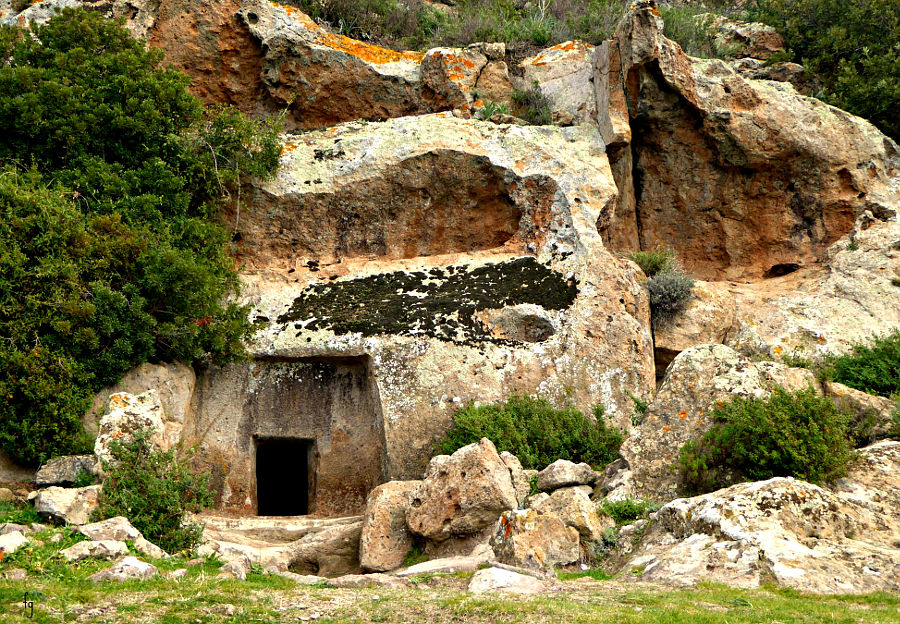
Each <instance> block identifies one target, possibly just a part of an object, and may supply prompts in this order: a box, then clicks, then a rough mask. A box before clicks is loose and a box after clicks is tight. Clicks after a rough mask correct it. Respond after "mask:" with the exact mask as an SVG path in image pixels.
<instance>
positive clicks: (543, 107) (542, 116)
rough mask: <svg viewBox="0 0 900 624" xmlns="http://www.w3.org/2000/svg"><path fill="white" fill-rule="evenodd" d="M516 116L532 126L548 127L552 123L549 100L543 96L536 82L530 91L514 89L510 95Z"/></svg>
mask: <svg viewBox="0 0 900 624" xmlns="http://www.w3.org/2000/svg"><path fill="white" fill-rule="evenodd" d="M512 99H513V102H515V104H516V114H517V115H518V116H519V117H521V118H522V119H524V120H525V121H527V122H528V123H529V124H531V125H532V126H549V125H550V124H552V123H553V115H552V114H551V112H550V100H548V99H547V96H546V95H544V94H543V92H542V91H541V88H540V87H539V86H538V83H537V81H535V83H534V84H533V85H532V87H531V88H530V89H524V90H523V89H515V90H513V93H512Z"/></svg>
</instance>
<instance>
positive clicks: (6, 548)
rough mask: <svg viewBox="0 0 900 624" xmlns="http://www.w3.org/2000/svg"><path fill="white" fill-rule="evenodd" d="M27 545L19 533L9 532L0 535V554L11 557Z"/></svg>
mask: <svg viewBox="0 0 900 624" xmlns="http://www.w3.org/2000/svg"><path fill="white" fill-rule="evenodd" d="M27 543H28V538H27V537H25V536H24V535H23V534H22V532H21V531H10V532H9V533H4V534H3V535H0V554H2V555H11V554H13V553H14V552H16V551H17V550H19V549H20V548H21V547H22V546H24V545H25V544H27Z"/></svg>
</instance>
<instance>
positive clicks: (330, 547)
mask: <svg viewBox="0 0 900 624" xmlns="http://www.w3.org/2000/svg"><path fill="white" fill-rule="evenodd" d="M362 525H363V522H362V520H359V521H356V522H353V523H351V524H346V525H338V526H334V527H330V528H326V529H323V530H322V531H319V532H317V533H314V534H311V535H308V536H306V537H304V538H303V539H301V540H298V541H297V542H294V543H292V544H290V545H289V548H288V554H289V562H288V568H289V569H290V570H291V571H295V572H301V573H304V574H315V575H317V576H326V577H335V576H342V575H344V574H356V573H358V572H360V565H359V538H360V534H361V533H362Z"/></svg>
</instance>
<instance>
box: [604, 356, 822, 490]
mask: <svg viewBox="0 0 900 624" xmlns="http://www.w3.org/2000/svg"><path fill="white" fill-rule="evenodd" d="M776 385H777V386H782V387H784V388H785V389H787V390H801V389H803V388H806V387H807V386H809V385H815V376H814V375H813V374H812V372H811V371H809V370H807V369H802V368H787V367H785V366H784V365H782V364H778V363H776V362H751V361H750V360H748V359H747V358H745V357H743V356H741V355H740V354H738V353H737V352H736V351H734V350H733V349H730V348H729V347H726V346H725V345H701V346H699V347H694V348H691V349H688V350H686V351H683V352H682V353H681V354H680V355H679V356H678V357H676V358H675V360H674V361H673V362H672V364H671V366H669V370H668V372H667V373H666V376H665V378H664V379H663V382H662V384H661V385H660V387H659V390H658V391H657V393H656V395H655V396H654V397H653V400H652V401H650V404H649V405H648V407H647V412H646V414H645V415H644V417H643V420H642V422H641V424H640V426H639V427H635V428H633V429H632V430H631V434H630V435H629V437H628V438H626V439H625V441H624V442H623V444H622V448H621V451H620V452H621V454H622V457H624V458H625V460H626V461H627V462H628V464H629V466H630V467H631V469H632V471H633V480H634V487H635V488H636V493H638V494H639V495H640V496H643V497H647V498H649V499H651V500H656V501H667V500H672V499H673V498H675V497H676V496H677V486H678V474H677V471H676V470H675V469H674V466H673V464H674V463H675V461H676V460H677V458H678V453H679V450H680V449H681V447H682V445H683V444H684V443H685V442H687V441H688V440H699V439H700V438H701V437H702V436H703V434H704V433H706V431H707V430H708V429H709V427H710V425H711V424H712V420H711V419H710V414H711V413H712V411H713V410H714V409H715V407H716V404H717V403H719V402H724V401H729V400H731V399H732V398H734V397H739V396H740V397H752V398H764V397H766V396H768V395H769V394H770V393H771V391H772V389H773V388H774V387H775V386H776Z"/></svg>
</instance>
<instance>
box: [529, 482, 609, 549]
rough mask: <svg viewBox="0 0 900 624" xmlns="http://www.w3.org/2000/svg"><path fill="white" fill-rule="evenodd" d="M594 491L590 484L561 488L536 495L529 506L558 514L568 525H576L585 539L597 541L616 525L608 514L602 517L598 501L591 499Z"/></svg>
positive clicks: (551, 513) (547, 512)
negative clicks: (549, 492)
mask: <svg viewBox="0 0 900 624" xmlns="http://www.w3.org/2000/svg"><path fill="white" fill-rule="evenodd" d="M592 492H593V490H592V488H591V487H590V486H579V487H567V488H561V489H558V490H555V491H554V492H553V493H552V494H549V495H547V494H543V495H539V496H540V498H539V497H534V498H533V499H532V500H531V501H530V502H529V505H528V506H529V508H531V509H534V510H535V511H537V512H538V513H542V514H546V515H552V516H556V517H557V518H559V519H560V520H562V521H563V523H564V524H565V525H566V526H567V527H574V528H575V529H577V530H578V533H579V535H581V539H582V540H583V541H586V542H596V541H599V540H601V539H603V532H604V531H605V530H606V529H608V528H611V527H613V526H615V522H613V520H612V519H611V518H608V517H606V516H604V517H602V518H601V517H600V515H599V514H598V513H597V503H595V502H593V501H592V500H591V493H592Z"/></svg>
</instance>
